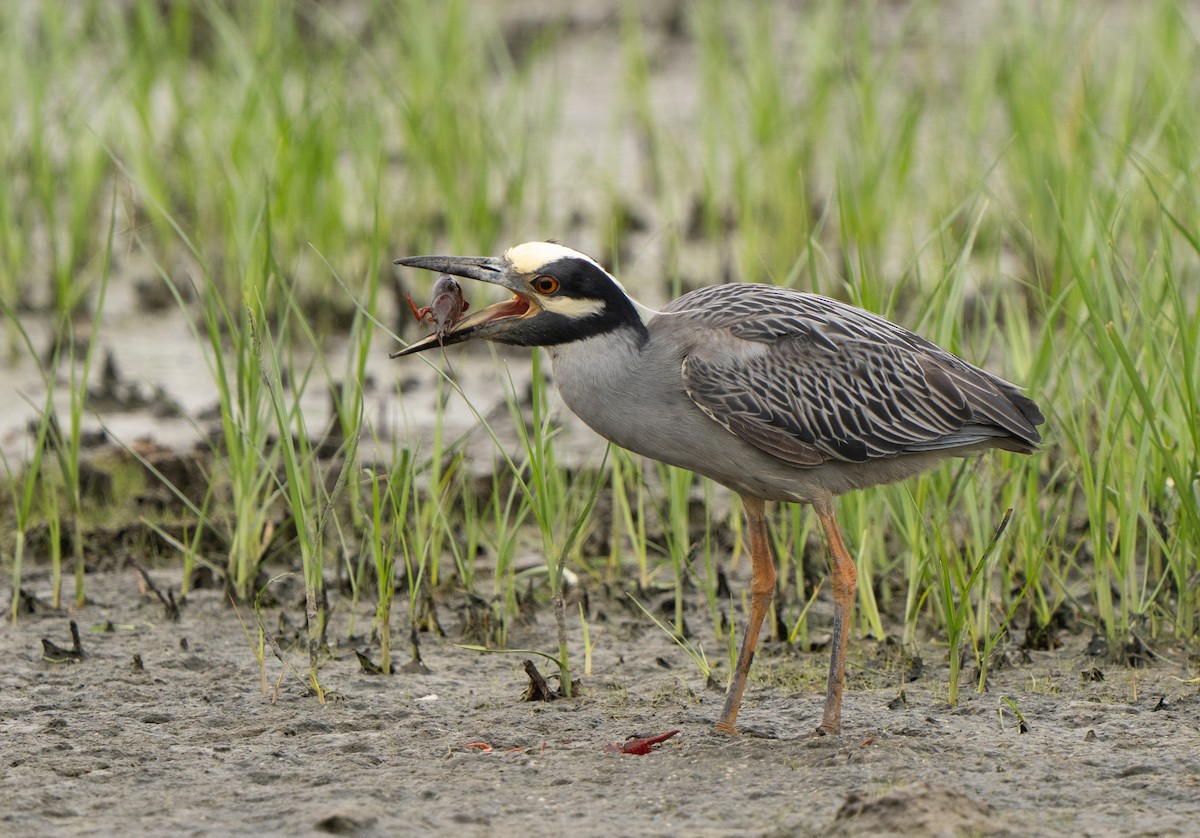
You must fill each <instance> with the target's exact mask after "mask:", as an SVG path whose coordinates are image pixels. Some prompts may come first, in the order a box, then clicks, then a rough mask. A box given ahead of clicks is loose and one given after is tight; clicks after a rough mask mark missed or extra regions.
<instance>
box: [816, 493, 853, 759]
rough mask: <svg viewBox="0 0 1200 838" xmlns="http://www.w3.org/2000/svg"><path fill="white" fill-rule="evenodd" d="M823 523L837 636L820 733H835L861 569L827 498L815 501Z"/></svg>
mask: <svg viewBox="0 0 1200 838" xmlns="http://www.w3.org/2000/svg"><path fill="white" fill-rule="evenodd" d="M813 508H814V509H815V510H816V513H817V517H818V518H820V519H821V526H822V527H823V528H824V530H825V540H826V541H828V542H829V553H830V556H831V557H832V559H833V637H832V638H831V639H830V644H829V645H830V646H832V647H833V651H832V654H831V656H830V659H829V684H828V686H827V687H826V688H825V715H824V716H823V717H822V719H821V726H820V727H818V728H817V733H821V734H826V735H833V734H837V733H840V732H841V730H842V687H843V686H844V685H845V683H846V646H847V645H848V643H849V641H850V615H851V614H852V613H853V611H854V593H855V588H856V587H857V585H858V570H857V568H855V566H854V559H852V558H850V553H849V551H848V550H846V543H845V542H844V541H842V532H841V530H840V529H838V525H837V519H836V518H835V517H834V514H833V503H832V502H830V501H826V502H823V503H817V504H813Z"/></svg>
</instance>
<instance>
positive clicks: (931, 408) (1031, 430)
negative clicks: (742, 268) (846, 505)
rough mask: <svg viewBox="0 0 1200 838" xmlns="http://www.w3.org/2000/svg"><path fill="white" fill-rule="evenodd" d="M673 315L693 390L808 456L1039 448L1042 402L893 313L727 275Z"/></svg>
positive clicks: (707, 406) (815, 460) (765, 441)
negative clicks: (736, 281) (733, 280)
mask: <svg viewBox="0 0 1200 838" xmlns="http://www.w3.org/2000/svg"><path fill="white" fill-rule="evenodd" d="M664 314H665V315H667V316H669V317H678V318H679V320H678V321H676V323H675V324H674V328H678V329H684V328H686V329H687V330H688V331H690V332H691V333H692V334H693V335H694V336H696V338H695V339H694V340H693V341H692V342H691V349H690V350H689V351H688V352H687V353H686V354H685V356H684V358H683V362H682V364H683V370H682V371H683V379H684V386H685V388H686V390H687V393H688V395H689V396H690V397H691V399H692V400H693V401H694V402H695V403H696V405H697V406H698V407H699V408H700V409H701V410H703V411H704V412H705V413H706V414H708V415H709V416H710V417H712V418H713V419H714V420H715V421H717V422H719V423H720V424H722V425H724V426H725V427H726V428H727V429H728V430H730V431H731V432H733V433H734V434H736V435H737V436H739V437H741V438H742V439H744V440H745V441H747V442H749V443H750V444H752V445H754V446H756V447H758V448H760V449H762V450H763V451H766V452H768V453H770V454H773V455H774V456H776V457H779V458H780V459H783V460H786V461H788V462H792V463H795V464H797V465H801V466H815V465H820V464H821V463H823V462H826V461H829V460H841V461H844V462H865V461H867V460H871V459H875V458H880V457H893V456H897V455H900V454H907V453H915V452H921V451H937V450H944V449H950V448H960V447H964V446H969V445H974V444H977V443H982V442H987V441H991V442H992V443H993V444H998V445H1001V446H1003V447H1012V448H1014V449H1015V450H1032V448H1033V446H1035V445H1036V444H1037V442H1038V441H1039V439H1040V437H1039V435H1038V433H1037V430H1036V428H1035V427H1034V425H1035V424H1037V423H1038V422H1040V421H1042V420H1041V415H1040V413H1038V411H1037V407H1036V405H1034V404H1033V402H1032V401H1030V400H1028V399H1026V398H1025V397H1024V396H1022V395H1021V394H1020V393H1019V392H1018V391H1017V389H1016V388H1015V387H1014V386H1013V385H1011V384H1008V382H1005V381H1003V380H1002V379H999V378H996V377H995V376H992V375H991V374H989V373H987V372H984V371H983V370H980V369H978V368H976V367H974V366H972V365H970V364H968V363H967V362H965V361H963V360H962V359H960V358H958V357H956V356H954V355H952V354H950V353H949V352H946V351H945V350H943V349H941V348H940V347H938V346H936V345H935V344H933V343H930V342H929V341H926V340H925V339H923V338H921V337H919V336H917V335H915V334H913V333H912V332H909V331H908V330H906V329H903V328H901V327H900V326H897V325H895V324H894V323H891V322H890V321H888V320H885V319H883V318H882V317H878V316H876V315H873V314H870V313H869V312H866V311H863V310H861V309H857V308H854V307H852V306H848V305H845V304H843V303H839V302H837V301H835V300H830V299H827V298H825V297H819V296H816V295H812V294H802V293H800V292H796V291H790V290H788V289H782V288H775V287H773V286H759V285H725V286H714V287H712V288H705V289H701V290H700V291H696V292H693V293H692V294H688V295H686V296H685V297H681V298H680V299H679V300H676V301H675V302H674V303H672V304H671V305H670V306H668V307H667V308H666V309H664Z"/></svg>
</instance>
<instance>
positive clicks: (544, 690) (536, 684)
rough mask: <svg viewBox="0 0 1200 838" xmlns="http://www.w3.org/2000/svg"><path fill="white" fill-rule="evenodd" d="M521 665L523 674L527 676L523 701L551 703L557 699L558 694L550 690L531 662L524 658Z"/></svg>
mask: <svg viewBox="0 0 1200 838" xmlns="http://www.w3.org/2000/svg"><path fill="white" fill-rule="evenodd" d="M521 663H522V665H523V666H524V667H525V674H526V675H528V676H529V689H527V690H525V695H524V697H523V699H522V700H523V701H553V700H554V699H556V698H558V693H556V692H555V691H554V690H552V689H550V685H549V684H547V683H546V679H545V678H543V677H542V673H540V672H538V668H537V667H536V666H534V664H533V661H531V660H529V659H528V658H526V659H525V660H524V661H522V662H521Z"/></svg>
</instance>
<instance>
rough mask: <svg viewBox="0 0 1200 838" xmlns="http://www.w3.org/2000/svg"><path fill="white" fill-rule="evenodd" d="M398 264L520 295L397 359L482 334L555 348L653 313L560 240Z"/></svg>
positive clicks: (638, 324)
mask: <svg viewBox="0 0 1200 838" xmlns="http://www.w3.org/2000/svg"><path fill="white" fill-rule="evenodd" d="M396 264H397V265H406V266H408V267H412V268H425V269H426V270H430V271H438V272H440V273H447V274H453V275H455V276H461V277H466V278H467V279H478V280H480V281H482V282H490V283H491V284H493V285H499V286H501V287H503V288H507V289H508V290H509V291H512V292H513V294H514V296H513V297H512V299H510V300H506V301H504V302H502V303H496V304H495V305H490V306H488V307H486V308H484V309H482V310H479V311H475V312H472V313H471V314H469V315H467V316H466V317H464V318H463V319H462V320H459V321H458V323H456V324H455V325H454V326H453V328H451V329H450V330H449V331H448V332H446V333H445V334H444V335H442V338H441V340H440V341H439V340H438V337H437V335H436V334H435V335H429V336H428V337H424V338H421V339H420V340H418V341H416V342H414V343H410V344H409V345H408V346H406V347H405V348H404V349H401V350H400V351H399V352H395V353H393V354H392V357H393V358H398V357H400V356H402V355H412V354H414V353H417V352H421V351H423V350H426V349H430V348H432V347H434V346H449V345H450V344H454V343H462V342H464V341H468V340H474V339H476V338H482V339H484V340H491V341H496V342H498V343H511V344H517V345H519V346H553V345H555V344H561V343H570V342H572V341H576V340H582V339H584V338H589V337H593V336H595V335H598V334H603V333H605V332H609V331H613V330H615V329H620V328H633V329H639V330H644V329H645V326H644V325H643V312H646V311H648V310H646V309H644V308H642V307H641V306H639V305H638V303H636V302H635V301H634V300H633V298H632V297H630V296H629V294H627V293H626V292H625V289H624V288H623V287H622V286H621V283H619V282H617V280H616V279H615V278H614V277H613V276H612V275H611V274H609V273H608V272H607V271H606V270H604V268H602V267H600V265H599V264H598V263H597V262H596V261H595V260H594V259H592V258H590V257H588V256H585V255H584V254H582V253H580V252H579V251H577V250H572V249H571V248H569V247H563V246H562V245H560V244H552V243H550V242H527V243H525V244H519V245H517V246H516V247H512V248H509V250H508V251H507V252H506V253H505V254H504V255H503V256H501V257H500V258H494V257H488V256H410V257H407V258H404V259H397V260H396Z"/></svg>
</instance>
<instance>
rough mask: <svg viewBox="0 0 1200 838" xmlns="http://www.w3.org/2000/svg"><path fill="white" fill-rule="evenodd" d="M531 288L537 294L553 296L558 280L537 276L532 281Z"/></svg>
mask: <svg viewBox="0 0 1200 838" xmlns="http://www.w3.org/2000/svg"><path fill="white" fill-rule="evenodd" d="M533 287H534V290H536V291H537V292H538V293H539V294H553V293H554V292H555V291H557V290H558V280H557V279H555V278H554V277H552V276H539V277H538V278H537V279H535V280H534V281H533Z"/></svg>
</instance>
